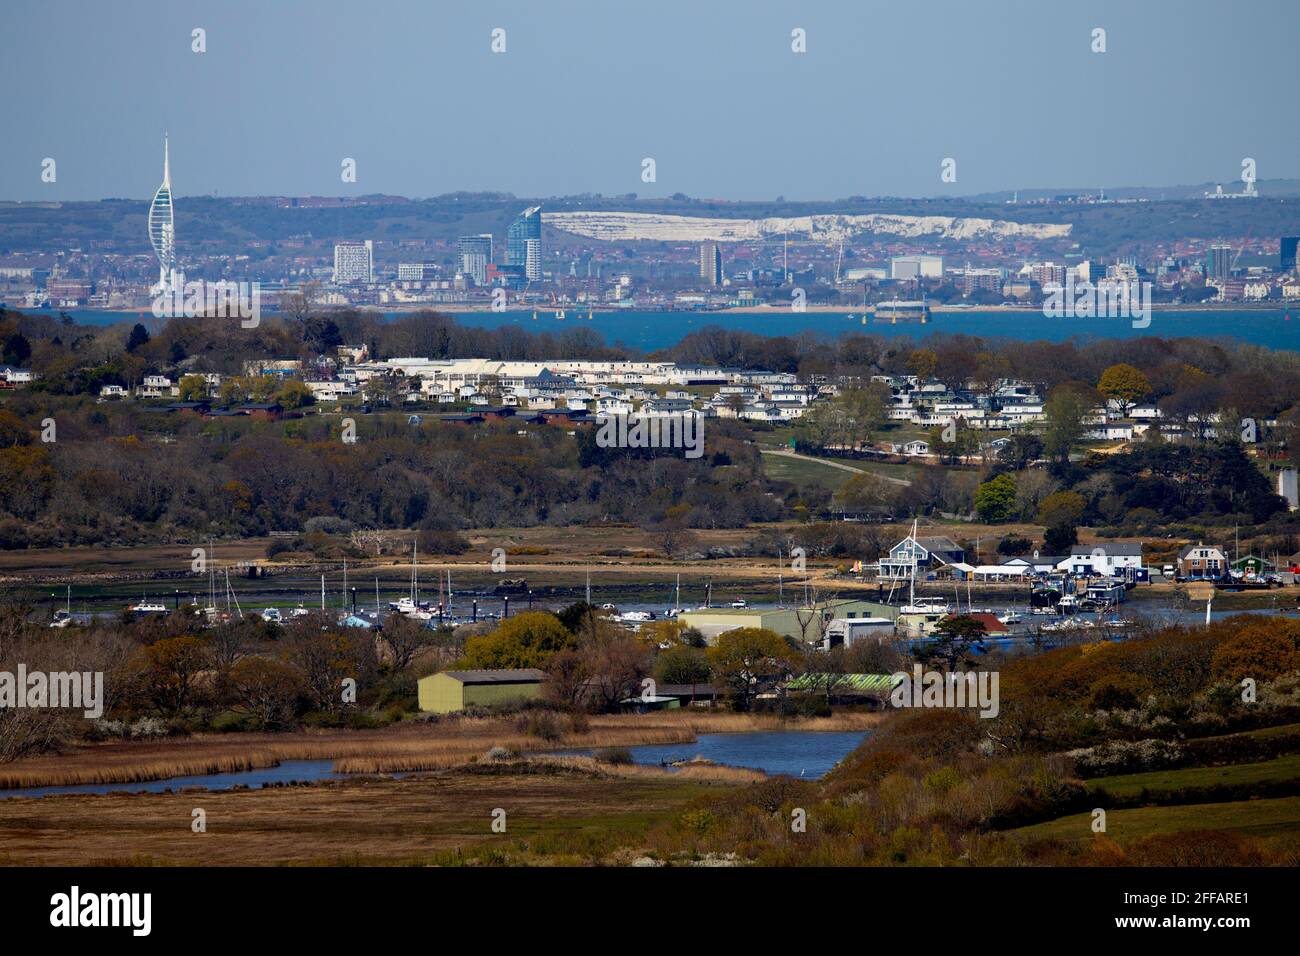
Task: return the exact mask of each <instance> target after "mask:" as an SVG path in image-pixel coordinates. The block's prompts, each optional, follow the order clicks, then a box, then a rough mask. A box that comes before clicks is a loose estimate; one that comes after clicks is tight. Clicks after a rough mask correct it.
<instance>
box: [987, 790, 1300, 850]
mask: <svg viewBox="0 0 1300 956" xmlns="http://www.w3.org/2000/svg"><path fill="white" fill-rule="evenodd" d="M1187 830H1227V831H1233V832H1237V833H1242V834H1246V835H1249V836H1257V837H1272V836H1284V835H1285V836H1289V835H1291V834H1300V797H1279V798H1276V799H1269V800H1239V801H1232V802H1227V803H1193V804H1187V805H1185V806H1178V807H1135V808H1133V809H1128V810H1109V811H1107V813H1106V836H1107V837H1109V838H1110V839H1112V840H1115V841H1118V842H1120V843H1124V842H1126V841H1128V840H1136V839H1140V838H1142V837H1147V836H1155V835H1161V834H1169V833H1179V832H1182V831H1187ZM1010 832H1012V833H1015V834H1017V835H1019V836H1022V837H1026V838H1029V839H1035V840H1047V839H1056V840H1088V839H1091V838H1092V814H1091V813H1076V814H1073V815H1072V816H1068V817H1060V818H1058V819H1056V820H1050V821H1048V822H1046V823H1038V824H1035V825H1033V826H1029V827H1021V828H1020V829H1018V830H1013V831H1010Z"/></svg>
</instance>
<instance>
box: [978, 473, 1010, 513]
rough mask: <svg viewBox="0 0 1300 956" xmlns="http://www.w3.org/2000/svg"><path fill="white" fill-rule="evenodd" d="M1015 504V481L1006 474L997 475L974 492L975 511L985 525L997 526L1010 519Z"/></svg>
mask: <svg viewBox="0 0 1300 956" xmlns="http://www.w3.org/2000/svg"><path fill="white" fill-rule="evenodd" d="M1015 503H1016V480H1015V479H1014V478H1012V477H1011V476H1010V475H1008V474H1001V475H997V476H996V477H993V478H990V479H989V480H988V481H986V482H984V483H983V484H982V485H980V486H979V488H977V489H976V490H975V511H976V512H977V513H978V514H979V516H980V520H981V521H983V522H985V523H986V524H997V523H999V522H1002V521H1006V520H1008V519H1009V518H1010V517H1011V511H1012V509H1013V507H1014V506H1015Z"/></svg>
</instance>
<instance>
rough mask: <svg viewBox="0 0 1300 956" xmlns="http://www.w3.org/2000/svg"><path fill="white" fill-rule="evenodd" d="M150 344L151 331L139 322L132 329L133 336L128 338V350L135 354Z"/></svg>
mask: <svg viewBox="0 0 1300 956" xmlns="http://www.w3.org/2000/svg"><path fill="white" fill-rule="evenodd" d="M148 344H149V330H148V329H146V328H145V327H144V326H143V325H141V324H140V323H139V322H137V323H136V324H135V325H133V326H132V327H131V334H130V335H128V336H127V337H126V350H127V351H128V352H134V351H135V350H136V349H138V348H140V346H142V345H148Z"/></svg>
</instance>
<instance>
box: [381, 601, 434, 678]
mask: <svg viewBox="0 0 1300 956" xmlns="http://www.w3.org/2000/svg"><path fill="white" fill-rule="evenodd" d="M383 640H384V644H385V645H386V646H387V647H388V655H389V664H390V666H391V668H392V670H394V671H401V670H405V669H406V668H407V666H408V665H410V663H411V661H412V660H413V659H414V658H415V655H416V654H418V653H419V652H420V651H421V650H422V649H424V648H426V647H428V646H429V645H430V644H432V643H433V642H434V632H433V631H431V630H429V628H427V627H425V626H424V625H422V624H419V623H417V622H416V621H414V620H412V619H411V618H409V617H403V616H402V615H400V614H392V615H389V617H388V619H387V620H386V621H384V631H383Z"/></svg>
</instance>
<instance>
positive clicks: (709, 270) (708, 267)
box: [700, 242, 722, 285]
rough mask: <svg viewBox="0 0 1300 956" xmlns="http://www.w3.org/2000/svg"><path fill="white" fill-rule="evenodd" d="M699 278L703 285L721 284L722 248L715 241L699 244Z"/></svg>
mask: <svg viewBox="0 0 1300 956" xmlns="http://www.w3.org/2000/svg"><path fill="white" fill-rule="evenodd" d="M700 279H701V280H702V281H703V282H704V284H705V285H722V250H721V249H720V248H719V247H718V244H717V243H716V242H705V243H701V245H700Z"/></svg>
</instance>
